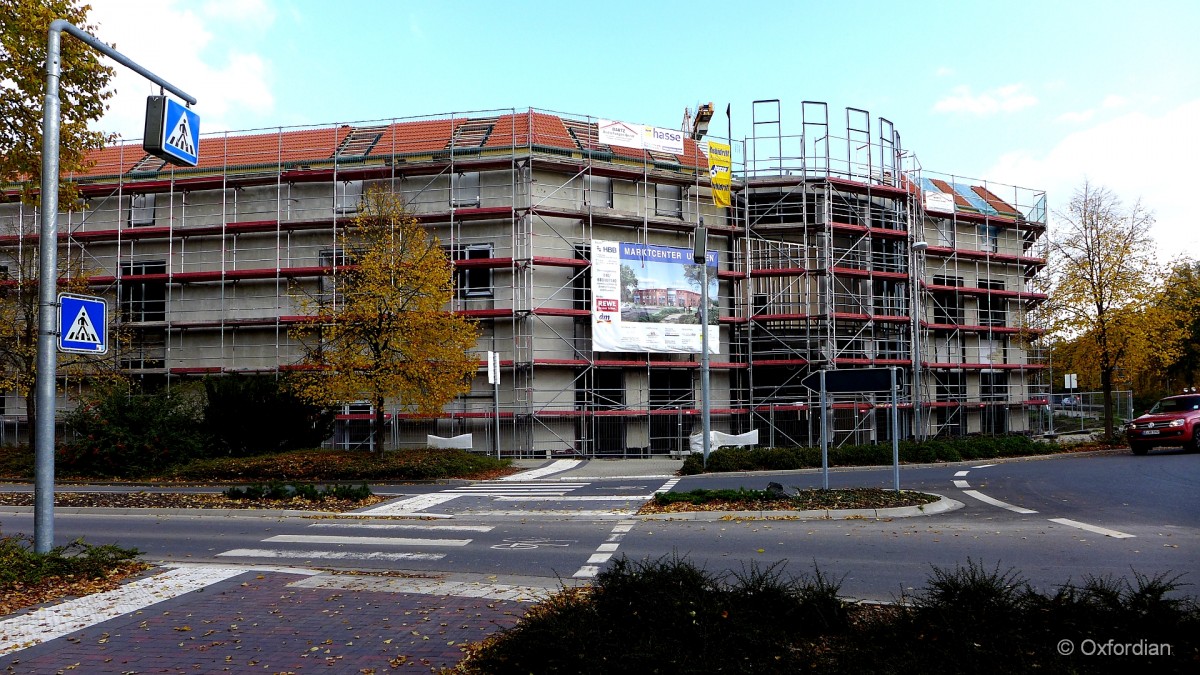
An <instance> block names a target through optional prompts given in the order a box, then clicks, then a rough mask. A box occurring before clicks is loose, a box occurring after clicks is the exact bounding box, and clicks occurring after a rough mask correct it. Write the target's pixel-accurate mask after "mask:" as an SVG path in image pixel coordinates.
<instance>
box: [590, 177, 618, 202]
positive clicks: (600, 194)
mask: <svg viewBox="0 0 1200 675" xmlns="http://www.w3.org/2000/svg"><path fill="white" fill-rule="evenodd" d="M583 203H584V204H585V205H587V206H599V207H604V208H610V209H611V208H612V205H613V185H612V179H611V178H606V177H604V176H584V177H583Z"/></svg>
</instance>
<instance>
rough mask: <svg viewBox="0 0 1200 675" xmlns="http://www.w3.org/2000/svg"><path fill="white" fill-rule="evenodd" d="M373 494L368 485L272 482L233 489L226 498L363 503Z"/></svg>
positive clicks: (229, 490)
mask: <svg viewBox="0 0 1200 675" xmlns="http://www.w3.org/2000/svg"><path fill="white" fill-rule="evenodd" d="M371 494H372V492H371V488H369V487H367V484H366V483H363V484H362V485H360V486H358V487H354V486H353V485H326V486H325V487H323V488H319V489H318V488H317V487H316V486H315V485H313V484H311V483H282V482H278V481H271V482H270V483H266V484H263V483H253V484H251V485H247V486H245V487H231V488H229V489H228V490H225V496H226V497H228V498H229V499H249V500H259V499H276V500H288V499H307V500H309V501H314V502H322V501H325V500H326V499H345V500H347V501H356V502H361V501H363V500H364V499H366V498H367V497H370V496H371Z"/></svg>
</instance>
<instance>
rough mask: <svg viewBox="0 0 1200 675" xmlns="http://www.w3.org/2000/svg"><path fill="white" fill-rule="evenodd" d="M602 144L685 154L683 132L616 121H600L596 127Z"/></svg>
mask: <svg viewBox="0 0 1200 675" xmlns="http://www.w3.org/2000/svg"><path fill="white" fill-rule="evenodd" d="M596 128H597V131H598V132H599V134H598V135H599V139H600V142H601V143H602V144H604V145H619V146H621V147H624V148H635V149H638V150H655V151H657V152H665V153H669V154H672V155H682V154H683V132H682V131H676V130H674V129H663V128H661V127H648V126H645V125H642V124H630V123H628V122H617V121H614V120H600V121H599V123H598V124H597V125H596Z"/></svg>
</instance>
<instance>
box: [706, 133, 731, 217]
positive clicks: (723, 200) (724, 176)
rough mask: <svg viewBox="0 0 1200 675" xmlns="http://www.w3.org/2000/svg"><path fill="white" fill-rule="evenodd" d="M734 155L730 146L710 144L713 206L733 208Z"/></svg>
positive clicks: (709, 166) (712, 142)
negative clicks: (730, 194)
mask: <svg viewBox="0 0 1200 675" xmlns="http://www.w3.org/2000/svg"><path fill="white" fill-rule="evenodd" d="M732 168H733V153H732V151H731V150H730V148H729V146H728V145H726V144H724V143H717V142H715V141H709V142H708V175H709V181H710V182H711V183H712V196H713V205H714V206H717V207H726V206H731V205H732V202H731V200H730V198H729V183H730V179H731V177H732V175H733V174H732V173H731V170H732Z"/></svg>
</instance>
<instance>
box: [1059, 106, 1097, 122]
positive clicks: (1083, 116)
mask: <svg viewBox="0 0 1200 675" xmlns="http://www.w3.org/2000/svg"><path fill="white" fill-rule="evenodd" d="M1095 114H1096V111H1095V109H1091V108H1089V109H1088V110H1080V111H1078V112H1074V111H1071V112H1065V113H1063V114H1061V115H1059V116H1058V121H1059V122H1066V123H1068V124H1083V123H1084V122H1087V121H1090V120H1091V119H1092V116H1094V115H1095Z"/></svg>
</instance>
